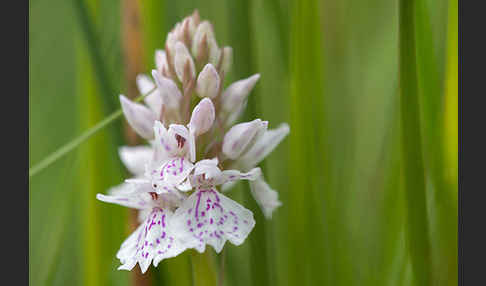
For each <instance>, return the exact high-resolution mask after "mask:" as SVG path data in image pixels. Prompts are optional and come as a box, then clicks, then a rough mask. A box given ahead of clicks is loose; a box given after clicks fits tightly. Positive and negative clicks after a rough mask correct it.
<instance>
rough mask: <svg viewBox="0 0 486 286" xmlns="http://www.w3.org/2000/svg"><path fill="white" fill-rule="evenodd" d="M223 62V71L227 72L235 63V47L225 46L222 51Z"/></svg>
mask: <svg viewBox="0 0 486 286" xmlns="http://www.w3.org/2000/svg"><path fill="white" fill-rule="evenodd" d="M222 57H223V62H222V63H221V72H222V73H223V74H227V73H228V72H229V71H230V69H231V66H232V64H233V49H232V48H231V47H224V48H223V51H222Z"/></svg>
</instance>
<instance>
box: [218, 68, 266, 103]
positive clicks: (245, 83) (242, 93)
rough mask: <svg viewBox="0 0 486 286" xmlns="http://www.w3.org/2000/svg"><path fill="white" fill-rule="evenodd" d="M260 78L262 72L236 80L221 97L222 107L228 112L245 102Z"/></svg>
mask: <svg viewBox="0 0 486 286" xmlns="http://www.w3.org/2000/svg"><path fill="white" fill-rule="evenodd" d="M259 78H260V74H254V75H252V76H250V77H249V78H246V79H242V80H239V81H236V82H234V83H232V84H231V85H230V86H228V88H226V90H225V91H224V93H223V96H222V98H221V100H222V109H223V110H225V111H227V112H229V111H233V110H235V108H238V107H239V106H240V105H241V104H242V103H244V102H245V101H246V98H247V97H248V95H249V94H250V91H251V90H252V89H253V87H254V86H255V84H256V82H257V81H258V79H259Z"/></svg>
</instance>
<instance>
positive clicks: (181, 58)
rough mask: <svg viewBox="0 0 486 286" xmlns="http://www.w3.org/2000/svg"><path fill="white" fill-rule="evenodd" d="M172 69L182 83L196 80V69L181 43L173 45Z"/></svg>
mask: <svg viewBox="0 0 486 286" xmlns="http://www.w3.org/2000/svg"><path fill="white" fill-rule="evenodd" d="M174 67H175V71H176V74H177V77H178V78H179V80H180V81H181V82H182V83H187V82H190V81H191V80H193V79H195V78H196V68H195V66H194V61H193V60H192V57H191V54H189V51H188V50H187V48H186V45H184V44H183V43H182V42H177V43H176V45H175V57H174Z"/></svg>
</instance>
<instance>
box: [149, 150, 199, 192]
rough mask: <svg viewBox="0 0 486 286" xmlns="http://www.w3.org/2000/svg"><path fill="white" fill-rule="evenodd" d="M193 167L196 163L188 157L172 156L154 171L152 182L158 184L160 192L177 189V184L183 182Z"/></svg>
mask: <svg viewBox="0 0 486 286" xmlns="http://www.w3.org/2000/svg"><path fill="white" fill-rule="evenodd" d="M193 169H194V164H192V163H191V162H190V161H189V160H187V159H186V158H184V157H177V158H172V159H170V160H168V161H167V162H166V163H164V164H163V165H162V166H161V167H160V168H159V169H156V170H154V171H153V173H152V174H151V175H152V182H153V184H157V185H158V186H157V188H158V193H165V192H169V193H170V192H173V191H174V190H175V191H177V189H175V188H176V186H179V185H180V184H182V183H183V182H184V181H185V180H186V179H187V176H188V175H189V173H191V171H192V170H193Z"/></svg>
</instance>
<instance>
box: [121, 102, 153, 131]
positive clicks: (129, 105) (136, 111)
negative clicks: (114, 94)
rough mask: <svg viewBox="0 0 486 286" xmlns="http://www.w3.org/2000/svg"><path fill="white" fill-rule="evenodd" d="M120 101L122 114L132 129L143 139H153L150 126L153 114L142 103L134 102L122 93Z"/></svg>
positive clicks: (151, 125)
mask: <svg viewBox="0 0 486 286" xmlns="http://www.w3.org/2000/svg"><path fill="white" fill-rule="evenodd" d="M120 103H121V106H122V110H123V114H124V115H125V118H126V119H127V121H128V123H129V124H130V126H131V127H132V128H133V130H135V132H137V133H138V134H139V135H140V136H142V137H143V138H145V139H149V140H150V139H153V138H154V131H153V129H152V127H153V125H154V121H155V119H156V117H155V114H154V113H153V112H152V111H151V110H150V109H148V108H147V107H145V106H143V105H142V104H139V103H135V102H133V101H131V100H129V99H128V98H126V97H125V96H123V95H120Z"/></svg>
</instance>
